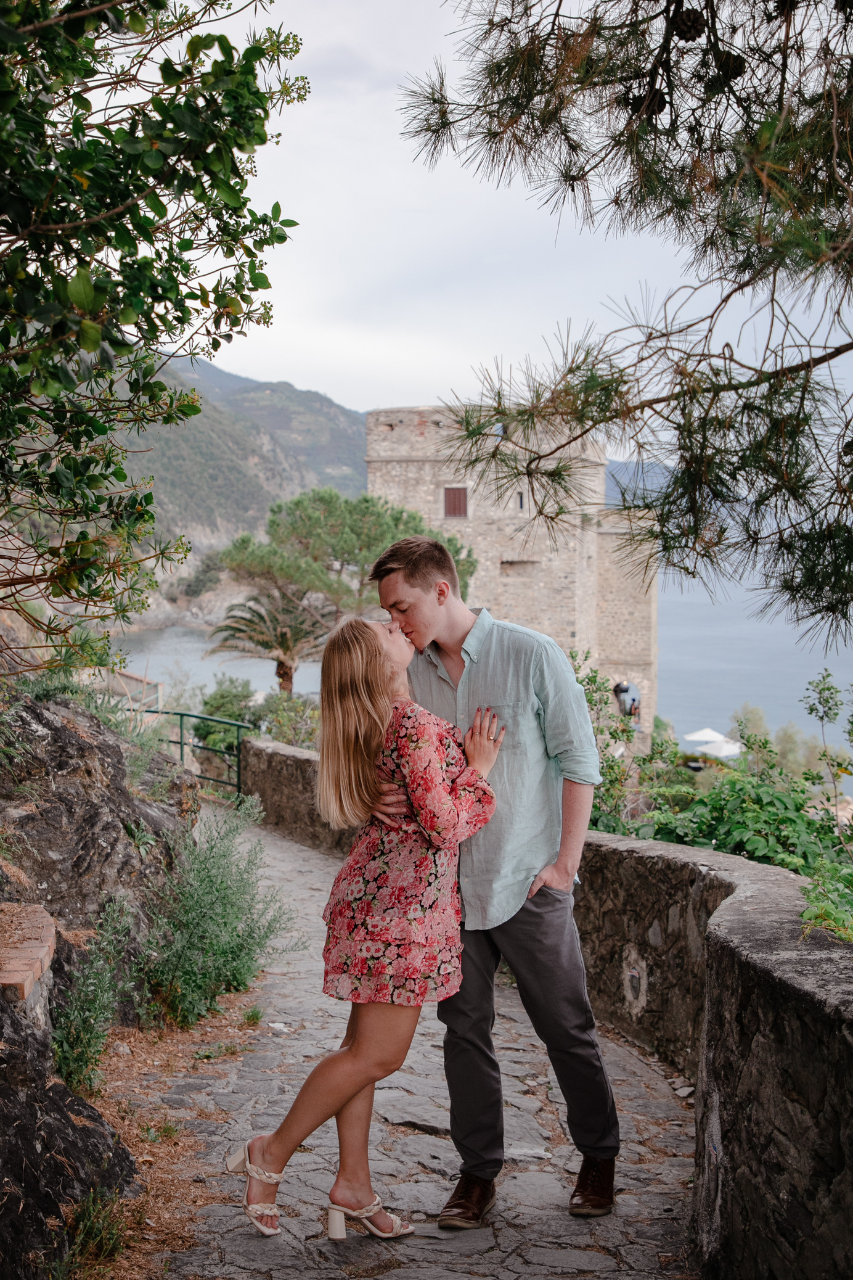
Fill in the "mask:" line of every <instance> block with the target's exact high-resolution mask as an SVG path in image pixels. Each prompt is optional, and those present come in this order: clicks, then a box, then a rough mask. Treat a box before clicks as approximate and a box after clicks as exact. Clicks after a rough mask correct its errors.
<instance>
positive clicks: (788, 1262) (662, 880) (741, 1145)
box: [242, 739, 853, 1280]
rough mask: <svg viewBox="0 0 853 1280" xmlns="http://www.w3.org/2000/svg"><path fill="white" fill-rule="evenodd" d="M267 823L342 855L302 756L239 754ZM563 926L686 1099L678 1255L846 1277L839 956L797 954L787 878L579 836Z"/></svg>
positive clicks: (814, 937) (734, 1267) (850, 1240)
mask: <svg viewBox="0 0 853 1280" xmlns="http://www.w3.org/2000/svg"><path fill="white" fill-rule="evenodd" d="M242 749H243V757H242V769H243V778H244V788H245V790H247V791H249V792H251V793H254V794H257V795H258V796H259V798H260V800H261V802H262V804H263V805H264V808H265V810H266V812H267V816H268V821H270V822H271V823H274V824H275V825H276V826H277V827H278V828H279V829H280V830H281V831H282V833H283V834H285V835H288V836H290V837H291V838H293V839H294V840H299V841H300V842H301V843H304V844H309V845H312V846H313V847H314V848H318V849H324V850H327V851H330V852H334V853H337V854H339V855H344V854H345V853H346V851H347V850H348V849H349V847H350V845H351V843H352V839H353V835H354V832H352V831H348V832H334V831H331V830H330V829H329V828H328V827H327V826H325V824H324V823H322V822H321V821H320V818H319V816H318V815H317V813H316V811H315V809H314V802H313V797H314V777H315V770H316V760H317V756H316V753H315V752H311V751H299V750H297V749H296V748H293V747H286V746H283V745H282V744H280V743H268V742H263V741H261V740H258V739H246V740H244V743H243V748H242ZM581 878H582V883H581V885H580V887H579V889H578V891H577V895H576V899H577V900H576V918H577V922H578V927H579V930H580V934H581V938H582V941H583V947H584V954H585V957H586V963H587V969H588V981H589V990H590V996H591V999H592V1002H593V1006H594V1008H595V1010H596V1013H597V1014H598V1016H599V1017H601V1018H602V1019H604V1020H606V1021H608V1022H611V1023H613V1024H614V1025H615V1026H617V1027H619V1028H620V1029H621V1030H622V1031H624V1032H625V1034H626V1035H628V1036H630V1037H631V1038H633V1039H634V1040H636V1041H639V1042H640V1043H642V1044H644V1045H647V1046H648V1047H649V1048H652V1049H654V1050H655V1051H656V1052H658V1053H659V1054H660V1055H661V1056H662V1057H663V1058H665V1059H667V1060H669V1061H671V1062H673V1063H675V1064H677V1065H678V1066H679V1067H680V1068H681V1069H682V1070H683V1071H684V1072H685V1073H686V1074H687V1075H689V1076H690V1078H691V1079H694V1080H695V1081H696V1122H697V1142H698V1146H697V1162H696V1176H695V1182H694V1195H695V1203H694V1238H695V1245H696V1253H697V1260H698V1262H699V1263H700V1265H701V1268H702V1272H703V1274H704V1275H706V1276H708V1277H710V1278H711V1280H771V1277H772V1278H773V1280H842V1278H843V1280H848V1277H849V1276H851V1275H853V1234H851V1232H850V1228H849V1223H850V1221H851V1218H853V945H850V944H848V943H841V942H835V941H834V940H832V939H831V938H829V937H827V936H826V935H824V934H823V933H821V932H820V931H814V932H812V933H811V935H810V936H808V937H803V932H802V920H801V918H800V913H801V911H802V909H803V905H804V904H803V898H802V894H801V892H800V889H801V886H802V884H803V881H802V879H801V878H800V877H797V876H794V875H792V874H791V873H790V872H787V871H783V870H782V869H781V868H778V867H770V866H763V865H761V864H759V863H755V862H749V861H747V860H746V859H744V858H738V857H732V856H730V855H728V854H722V853H715V852H714V851H713V850H710V849H691V848H687V847H685V846H683V845H672V844H663V843H661V842H658V841H652V840H632V839H628V838H626V837H622V836H613V835H604V834H601V833H591V834H590V836H589V838H588V840H587V843H586V848H585V852H584V861H583V865H582V869H581Z"/></svg>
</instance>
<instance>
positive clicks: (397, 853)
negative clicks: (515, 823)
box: [323, 702, 495, 1005]
mask: <svg viewBox="0 0 853 1280" xmlns="http://www.w3.org/2000/svg"><path fill="white" fill-rule="evenodd" d="M379 771H380V776H381V777H382V778H383V779H384V780H386V781H391V782H397V783H401V784H402V785H403V786H405V788H406V791H407V792H408V796H409V800H410V802H411V811H412V814H411V817H406V818H403V819H402V821H401V823H400V826H399V827H388V826H386V825H385V824H384V823H382V822H380V821H379V820H378V819H377V818H371V819H370V820H369V821H368V822H367V823H365V825H364V826H363V827H362V829H361V831H360V832H359V834H358V836H357V837H356V841H355V844H354V845H353V847H352V849H351V850H350V853H349V856H348V857H347V859H346V861H345V863H344V865H343V866H342V867H341V869H340V871H339V872H338V874H337V876H336V878H335V883H334V884H333V885H332V892H331V896H330V898H329V901H328V904H327V906H326V909H325V911H324V912H323V919H324V920H325V922H326V925H327V927H328V932H327V936H326V946H325V949H324V952H323V958H324V960H325V963H326V973H325V980H324V983H323V990H324V991H325V993H326V995H329V996H336V997H337V998H338V999H339V1000H351V1001H353V1002H354V1003H356V1004H368V1003H370V1002H371V1001H377V1002H381V1003H384V1004H410V1005H416V1004H423V1003H424V1002H425V1001H435V1000H446V999H447V997H448V996H452V995H454V994H455V993H456V992H457V991H458V990H459V984H460V982H461V978H462V975H461V963H460V955H461V951H462V946H461V942H460V936H459V925H460V920H461V912H460V908H459V888H458V885H457V879H456V867H457V863H458V861H459V842H460V840H465V839H467V837H468V836H471V835H473V834H474V833H475V832H476V831H479V830H480V828H481V827H484V826H485V825H486V823H487V822H488V821H489V819H490V818H491V816H492V814H493V813H494V811H495V794H494V792H493V791H492V789H491V787H490V786H489V784H488V783H487V782H486V779H485V778H484V777H483V775H482V774H481V773H479V772H478V770H476V769H472V768H470V767H469V765H468V764H467V762H466V760H465V755H464V752H463V750H462V737H461V734H460V733H459V730H458V729H456V728H454V726H453V725H451V724H448V723H447V721H446V720H440V719H439V717H438V716H434V715H432V714H431V713H430V712H429V711H425V710H424V708H423V707H419V706H418V705H417V704H416V703H414V702H398V703H395V704H394V708H393V712H392V715H391V722H390V724H389V726H388V732H387V734H386V736H385V745H384V748H383V751H382V755H381V757H380V760H379Z"/></svg>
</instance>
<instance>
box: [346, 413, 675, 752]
mask: <svg viewBox="0 0 853 1280" xmlns="http://www.w3.org/2000/svg"><path fill="white" fill-rule="evenodd" d="M447 426H448V419H447V415H446V413H444V412H443V411H442V410H441V409H440V408H434V407H429V406H427V407H423V408H415V409H380V410H377V411H375V412H374V413H370V414H368V416H367V488H368V492H369V493H371V494H374V495H376V496H377V497H383V498H387V499H388V500H389V501H390V502H392V503H394V504H395V505H397V506H401V507H408V508H409V509H410V510H414V511H418V512H420V514H421V515H422V516H423V517H424V519H425V520H426V521H427V522H428V524H429V525H430V527H431V528H433V529H437V530H440V531H441V532H442V533H445V534H455V535H456V537H457V538H459V539H460V541H461V542H462V543H463V544H464V545H465V546H470V547H472V548H473V552H474V555H475V556H476V557H477V560H478V568H477V572H476V573H475V574H474V577H473V579H472V581H471V584H470V588H469V592H468V603H469V604H470V605H471V606H472V608H477V607H480V606H484V607H485V608H487V609H488V610H489V611H490V612H491V613H492V614H494V616H495V617H498V618H503V619H505V620H506V621H508V622H517V623H519V624H520V625H521V626H525V627H530V628H532V629H533V630H534V631H542V632H545V633H546V634H548V635H550V636H553V638H554V639H555V640H556V641H557V643H558V644H559V645H560V647H561V648H562V649H564V650H565V651H566V652H568V651H569V650H570V649H578V650H579V651H580V652H581V653H583V652H585V651H586V650H589V651H590V653H591V661H592V663H593V665H598V666H599V667H600V668H601V670H602V671H603V672H604V674H605V675H606V676H607V677H608V678H609V679H610V680H611V682H612V683H614V684H615V683H616V681H617V680H629V681H631V682H632V683H634V684H636V685H637V687H638V688H639V690H640V694H641V707H642V722H641V730H642V739H641V741H640V742H639V743H638V745H639V746H643V745H645V743H644V742H643V739H645V742H647V741H648V735H649V734H650V732H651V728H652V725H653V722H654V713H655V706H656V702H657V584H656V583H653V584H652V587H651V588H650V589H649V590H648V591H646V590H645V589H644V587H643V585H642V583H641V582H639V581H638V580H637V579H636V578H634V577H632V576H631V575H630V574H629V573H627V572H626V570H625V569H624V567H623V566H622V565H621V564H620V563H619V560H618V556H617V544H618V541H619V537H618V535H619V532H620V523H619V521H618V519H617V518H616V517H615V516H614V515H613V514H612V513H611V514H608V513H606V512H605V510H604V494H605V473H606V465H607V464H606V459H605V458H604V456H603V455H602V454H601V453H599V452H597V451H596V452H590V453H588V454H587V455H586V456H585V457H584V458H583V462H582V465H583V468H584V472H583V490H584V493H583V502H582V504H581V505H580V506H579V509H578V512H577V517H576V519H575V521H574V522H573V525H572V527H571V528H570V529H569V530H568V532H567V534H566V535H565V537H564V539H563V540H562V542H561V543H560V544H559V545H558V546H556V547H554V546H551V545H550V544H549V541H548V538H547V535H545V534H544V533H542V532H538V533H537V534H536V535H535V536H534V537H532V538H526V537H525V526H526V524H527V521H528V519H529V514H530V513H529V510H528V509H527V507H528V495H527V494H526V493H524V492H521V491H516V492H514V493H511V494H509V495H508V497H507V501H506V503H505V504H504V505H502V506H501V505H498V504H496V503H495V502H493V501H492V499H491V497H490V496H489V494H488V493H487V492H484V491H475V489H474V485H473V482H472V480H471V478H470V477H469V478H467V479H466V478H463V477H460V476H459V475H458V474H456V473H455V472H454V470H453V468H452V467H450V466H449V465H448V464H447V463H446V462H445V461H444V457H443V453H442V446H443V444H444V441H445V440H446V439H447V435H446V431H447ZM446 488H464V489H466V490H467V514H466V515H465V516H447V515H445V493H444V491H445V489H446Z"/></svg>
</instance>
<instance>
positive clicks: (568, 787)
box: [527, 778, 595, 898]
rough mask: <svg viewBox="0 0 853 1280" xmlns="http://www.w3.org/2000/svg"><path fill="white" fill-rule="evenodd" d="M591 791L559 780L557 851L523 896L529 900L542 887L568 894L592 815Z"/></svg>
mask: <svg viewBox="0 0 853 1280" xmlns="http://www.w3.org/2000/svg"><path fill="white" fill-rule="evenodd" d="M594 791H595V788H594V787H593V786H591V785H589V784H588V783H586V782H572V781H571V780H570V779H569V778H564V779H563V829H562V833H561V835H560V852H559V853H558V854H557V861H556V862H552V863H550V865H549V866H547V867H543V868H542V870H541V871H540V872H539V875H538V876H537V877H536V879H535V880H534V881H533V884H532V885H531V886H530V890H529V892H528V894H527V896H528V898H532V897H533V895H534V893H537V892H538V891H539V890H540V889H541V888H542V886H543V885H547V886H548V887H549V888H551V889H561V890H562V891H563V892H564V893H571V891H572V886H573V885H574V882H575V876H576V874H577V870H578V867H579V866H580V864H581V857H582V855H583V846H584V841H585V840H586V833H587V830H588V828H589V815H590V814H591V813H592V797H593V793H594Z"/></svg>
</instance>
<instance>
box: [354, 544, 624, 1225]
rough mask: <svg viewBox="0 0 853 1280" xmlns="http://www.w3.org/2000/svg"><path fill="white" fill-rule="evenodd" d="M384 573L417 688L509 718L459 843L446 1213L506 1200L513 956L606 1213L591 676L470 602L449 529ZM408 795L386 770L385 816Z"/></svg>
mask: <svg viewBox="0 0 853 1280" xmlns="http://www.w3.org/2000/svg"><path fill="white" fill-rule="evenodd" d="M371 577H372V579H373V581H375V582H377V583H378V584H379V599H380V601H381V603H382V607H383V608H384V609H386V610H387V611H388V613H389V614H390V615H391V620H392V622H395V623H397V624H398V625H399V627H400V628H401V630H402V631H403V632H404V633H405V635H407V636H408V638H409V639H410V640H411V641H412V642H413V644H414V645H415V647H416V649H417V650H418V652H417V653H416V654H415V657H414V659H413V661H412V664H411V666H410V668H409V675H410V680H411V685H412V691H413V694H414V697H415V699H416V700H417V701H418V702H419V703H420V704H421V705H422V706H424V707H426V708H427V709H428V710H430V711H432V712H434V713H435V714H436V715H439V716H442V717H443V718H444V719H445V720H449V721H450V722H451V723H453V724H456V725H457V726H458V727H459V728H460V729H461V730H462V731H463V733H464V732H465V730H466V729H467V728H468V727H469V725H470V724H471V722H472V721H473V718H474V715H475V712H476V710H477V707H482V708H483V710H485V708H486V707H491V708H492V710H493V711H496V712H497V714H498V716H499V724H500V725H506V730H507V732H506V738H505V741H504V744H503V747H502V749H501V753H500V755H499V756H498V762H497V765H496V766H495V769H494V771H493V773H492V774H491V776H490V781H491V783H492V785H493V786H494V790H495V794H496V796H497V810H496V812H495V816H494V817H493V818H492V820H491V822H490V823H489V824H488V826H487V827H485V828H484V829H483V831H481V832H480V833H479V834H478V835H476V836H474V837H473V839H471V840H467V841H465V842H464V843H463V844H462V846H461V850H460V859H459V883H460V888H461V892H462V904H463V927H462V942H463V951H462V986H461V988H460V990H459V992H458V993H457V994H456V995H455V996H451V997H450V999H449V1000H444V1001H442V1002H441V1003H440V1004H439V1006H438V1017H439V1019H440V1020H441V1021H442V1022H443V1023H444V1025H445V1027H446V1032H445V1037H444V1063H445V1072H446V1075H447V1084H448V1088H449V1090H450V1133H451V1137H452V1139H453V1142H454V1145H455V1146H456V1149H457V1151H458V1152H459V1155H460V1157H461V1160H462V1167H461V1177H460V1179H459V1182H458V1184H457V1186H456V1189H455V1191H454V1192H453V1195H452V1196H451V1197H450V1200H449V1201H448V1202H447V1204H446V1205H445V1206H444V1209H443V1210H442V1212H441V1215H440V1217H439V1223H440V1225H442V1226H447V1227H477V1226H479V1225H480V1224H481V1220H482V1218H483V1215H484V1214H485V1213H486V1212H487V1210H488V1209H490V1208H491V1207H492V1205H493V1204H494V1202H495V1178H496V1177H497V1175H498V1173H499V1172H500V1170H501V1168H502V1166H503V1159H504V1153H503V1098H502V1094H501V1080H500V1069H499V1066H498V1062H497V1058H496V1057H495V1051H494V1045H493V1043H492V1028H493V1026H494V1020H495V1005H494V979H495V972H496V970H497V967H498V963H499V961H500V958H501V956H503V957H504V958H505V959H506V961H507V964H508V965H509V967H510V969H511V970H512V972H513V974H514V975H515V979H516V982H517V984H518V992H519V995H520V996H521V1000H522V1003H523V1004H524V1007H525V1009H526V1010H527V1013H528V1014H529V1016H530V1020H531V1022H532V1023H533V1026H534V1027H535V1029H536V1033H537V1035H538V1036H539V1037H540V1038H541V1039H542V1040H543V1041H544V1043H545V1046H546V1048H547V1050H548V1056H549V1058H550V1059H551V1063H552V1065H553V1067H554V1071H555V1072H556V1075H557V1080H558V1081H559V1084H560V1088H561V1090H562V1093H563V1097H564V1098H565V1100H566V1107H567V1111H568V1122H569V1131H570V1133H571V1135H572V1139H573V1141H574V1143H575V1146H576V1147H577V1148H578V1150H579V1151H580V1152H581V1154H582V1156H583V1163H582V1165H581V1171H580V1174H579V1176H578V1180H577V1185H576V1186H575V1189H574V1191H573V1193H572V1197H571V1202H570V1207H569V1212H570V1213H572V1214H575V1215H578V1216H587V1217H592V1216H598V1215H601V1214H605V1213H609V1212H610V1211H611V1209H612V1207H613V1172H614V1164H615V1157H616V1155H617V1153H618V1150H619V1126H618V1121H617V1118H616V1107H615V1103H614V1101H613V1093H612V1090H611V1088H610V1083H609V1081H608V1079H607V1074H606V1072H605V1069H604V1064H603V1062H602V1060H601V1053H600V1050H599V1047H598V1040H597V1038H596V1034H595V1022H594V1019H593V1016H592V1010H591V1009H590V1006H589V1000H588V998H587V994H586V974H585V970H584V964H583V958H582V956H581V950H580V943H579V940H578V934H577V929H576V927H575V923H574V917H573V914H572V907H573V896H572V895H573V887H574V882H575V875H576V872H577V869H578V866H579V865H580V860H581V854H582V853H583V844H584V839H585V836H586V832H587V827H588V825H589V815H590V811H591V808H592V796H593V786H594V784H595V783H597V782H600V781H601V778H600V775H599V772H598V753H597V751H596V746H595V738H594V735H593V731H592V725H591V724H590V719H589V713H588V711H587V707H586V700H585V698H584V694H583V690H582V689H581V688H580V686H579V685H578V683H577V681H576V680H575V676H574V672H573V671H572V668H571V666H570V664H569V662H568V659H567V658H566V656H565V654H564V653H563V652H562V650H561V649H560V648H559V647H558V645H557V644H555V642H554V641H553V640H551V639H550V638H549V637H548V636H544V635H541V634H539V633H538V632H536V631H529V630H527V628H525V627H518V626H515V625H514V624H512V623H506V622H499V621H497V620H496V619H494V618H492V617H491V615H490V614H489V613H488V611H487V610H486V609H481V610H479V611H478V612H476V613H475V612H474V611H472V610H471V609H469V608H468V607H467V605H466V604H465V602H464V601H463V600H462V598H461V596H460V594H459V581H458V578H457V575H456V567H455V565H454V563H453V559H452V557H451V555H450V553H449V552H448V551H447V549H446V548H445V547H444V546H442V544H441V543H439V542H435V541H433V540H432V539H431V538H423V537H417V538H404V539H403V540H402V541H401V542H396V543H395V544H394V545H393V546H392V547H389V548H388V550H387V551H386V552H384V554H383V555H381V556H380V557H379V559H378V560H377V561H376V564H375V565H374V566H373V571H372V574H371ZM405 808H406V802H405V798H402V797H400V795H399V792H398V791H397V789H396V788H395V787H394V786H393V785H391V784H385V785H384V787H383V800H382V802H381V803H380V805H379V806H378V808H377V810H376V812H377V814H378V816H380V817H382V818H383V819H384V820H385V821H389V822H392V823H393V822H394V820H395V815H399V814H401V813H403V812H404V811H405Z"/></svg>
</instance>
